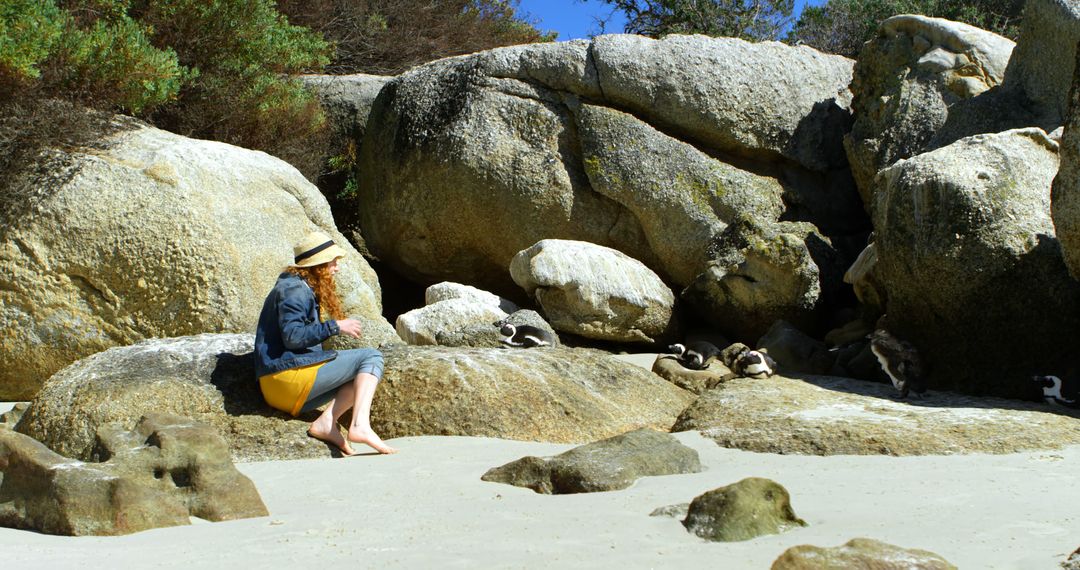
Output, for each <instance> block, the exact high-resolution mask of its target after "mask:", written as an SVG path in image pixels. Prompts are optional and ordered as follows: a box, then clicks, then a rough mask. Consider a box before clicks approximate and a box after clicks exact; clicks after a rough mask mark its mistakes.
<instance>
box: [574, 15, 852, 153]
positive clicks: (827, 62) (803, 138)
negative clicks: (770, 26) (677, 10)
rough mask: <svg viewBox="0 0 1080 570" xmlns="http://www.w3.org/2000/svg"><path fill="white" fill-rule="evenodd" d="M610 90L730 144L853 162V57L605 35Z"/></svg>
mask: <svg viewBox="0 0 1080 570" xmlns="http://www.w3.org/2000/svg"><path fill="white" fill-rule="evenodd" d="M592 48H593V50H592V55H593V57H594V61H595V66H596V74H597V78H598V80H599V81H598V82H599V85H600V89H601V92H602V93H603V94H604V97H605V98H606V99H607V100H608V101H610V102H611V103H613V104H614V105H617V106H619V107H621V108H624V109H627V110H628V111H631V112H633V113H634V114H640V115H642V116H644V117H648V120H649V122H651V123H655V124H658V125H665V126H668V127H669V128H672V129H674V130H677V131H683V132H686V133H687V134H688V135H689V136H690V137H691V139H692V140H695V141H700V142H701V143H704V144H705V145H706V146H708V147H711V148H715V149H718V150H723V151H726V152H732V153H738V154H746V155H766V154H775V155H780V156H783V157H784V158H787V159H789V160H792V161H794V162H796V163H798V164H800V165H802V166H804V167H806V168H808V169H811V170H815V171H821V172H824V171H827V170H829V169H830V168H835V167H842V166H844V165H845V164H846V160H845V158H844V154H843V148H842V142H841V137H842V136H843V128H844V127H845V126H846V118H847V117H846V109H847V106H848V104H849V103H850V100H851V95H850V93H849V92H848V83H849V81H850V79H851V70H852V65H853V62H852V61H851V60H849V59H847V58H843V57H839V56H833V55H826V54H823V53H820V52H818V51H816V50H813V49H810V48H806V47H797V48H793V47H790V46H787V45H784V44H781V43H778V42H761V43H750V42H746V41H743V40H739V39H734V38H710V37H706V36H680V35H672V36H668V37H666V38H664V39H663V40H659V41H656V40H652V39H649V38H645V37H642V36H618V35H615V36H600V37H598V38H596V40H594V42H593V46H592Z"/></svg>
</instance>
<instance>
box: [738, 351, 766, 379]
mask: <svg viewBox="0 0 1080 570" xmlns="http://www.w3.org/2000/svg"><path fill="white" fill-rule="evenodd" d="M731 371H732V372H734V373H735V374H737V375H739V376H742V377H744V378H757V379H762V378H768V377H769V376H772V375H773V374H775V373H776V361H775V360H773V359H772V357H770V356H769V354H768V353H767V352H763V351H760V350H749V349H747V350H745V351H743V352H742V353H740V354H739V355H738V356H737V357H735V362H734V365H733V366H732V368H731Z"/></svg>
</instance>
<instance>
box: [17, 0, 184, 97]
mask: <svg viewBox="0 0 1080 570" xmlns="http://www.w3.org/2000/svg"><path fill="white" fill-rule="evenodd" d="M111 4H113V6H112V8H114V9H112V10H102V11H101V13H103V14H107V15H108V16H109V17H108V18H97V19H95V20H93V21H89V22H86V23H83V22H82V20H83V19H82V18H78V17H77V16H76V14H75V13H73V12H71V11H69V10H64V9H61V8H60V7H59V6H58V5H57V4H56V3H55V2H54V1H53V0H9V1H6V2H5V3H4V4H3V5H2V6H0V81H2V82H3V83H6V85H7V86H8V87H9V90H7V93H8V95H11V94H14V92H15V91H17V90H25V89H30V88H40V89H41V90H42V91H43V92H45V93H50V94H53V93H54V94H56V96H62V97H64V98H66V99H71V100H76V101H80V102H83V103H89V104H98V105H100V106H103V107H115V108H119V109H121V110H124V111H128V112H131V113H139V112H141V111H143V110H145V109H149V108H153V107H155V106H158V105H161V104H163V103H165V102H167V101H169V100H171V99H173V98H175V97H176V94H177V92H178V91H179V89H180V84H181V83H182V82H183V81H184V79H185V77H187V76H188V75H187V71H186V70H185V69H183V68H182V67H181V66H180V65H179V64H178V62H177V60H176V54H175V53H174V52H172V51H170V50H167V49H166V50H159V49H157V48H155V47H154V46H152V45H151V44H150V41H149V38H148V36H147V29H146V28H145V27H144V26H142V25H140V24H138V23H137V22H135V21H134V20H132V19H131V18H130V17H128V16H126V15H125V14H124V13H123V11H122V10H120V11H118V10H116V9H115V8H116V7H117V6H116V5H117V4H119V2H112V3H111Z"/></svg>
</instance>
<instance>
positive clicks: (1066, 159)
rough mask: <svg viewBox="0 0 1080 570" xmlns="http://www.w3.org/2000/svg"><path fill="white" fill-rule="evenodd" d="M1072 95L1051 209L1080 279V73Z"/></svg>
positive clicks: (1068, 260)
mask: <svg viewBox="0 0 1080 570" xmlns="http://www.w3.org/2000/svg"><path fill="white" fill-rule="evenodd" d="M1077 56H1078V57H1080V53H1078V54H1077ZM1077 69H1080V67H1078V68H1077ZM1071 96H1072V99H1071V101H1070V106H1069V115H1068V119H1067V120H1066V122H1065V129H1064V132H1063V133H1062V135H1061V167H1060V168H1059V169H1058V173H1057V176H1056V177H1055V178H1054V187H1053V192H1052V193H1051V196H1050V210H1051V214H1052V215H1053V218H1054V230H1055V231H1056V232H1057V238H1058V240H1060V241H1061V251H1062V253H1063V254H1064V255H1065V263H1066V264H1067V265H1068V267H1069V273H1070V274H1071V275H1072V276H1073V277H1074V278H1075V279H1080V74H1077V75H1076V77H1075V79H1074V80H1073V90H1072V95H1071Z"/></svg>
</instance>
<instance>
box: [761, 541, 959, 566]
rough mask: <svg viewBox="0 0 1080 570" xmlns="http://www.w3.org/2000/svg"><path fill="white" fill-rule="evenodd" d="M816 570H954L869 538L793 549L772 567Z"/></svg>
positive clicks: (926, 554)
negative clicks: (840, 569) (827, 546)
mask: <svg viewBox="0 0 1080 570" xmlns="http://www.w3.org/2000/svg"><path fill="white" fill-rule="evenodd" d="M820 568H873V569H874V570H956V566H953V565H952V564H949V563H948V562H947V561H946V560H945V559H944V558H942V557H940V556H938V555H937V554H934V553H933V552H927V551H925V550H916V549H909V548H901V547H899V546H894V545H892V544H888V543H885V542H881V541H879V540H873V539H870V538H854V539H852V540H850V541H848V543H847V544H844V545H842V546H837V547H835V548H822V547H820V546H810V545H802V546H793V547H791V548H789V549H787V550H786V551H784V553H783V554H781V555H780V557H779V558H777V559H776V561H775V562H773V564H772V570H818V569H820Z"/></svg>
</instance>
